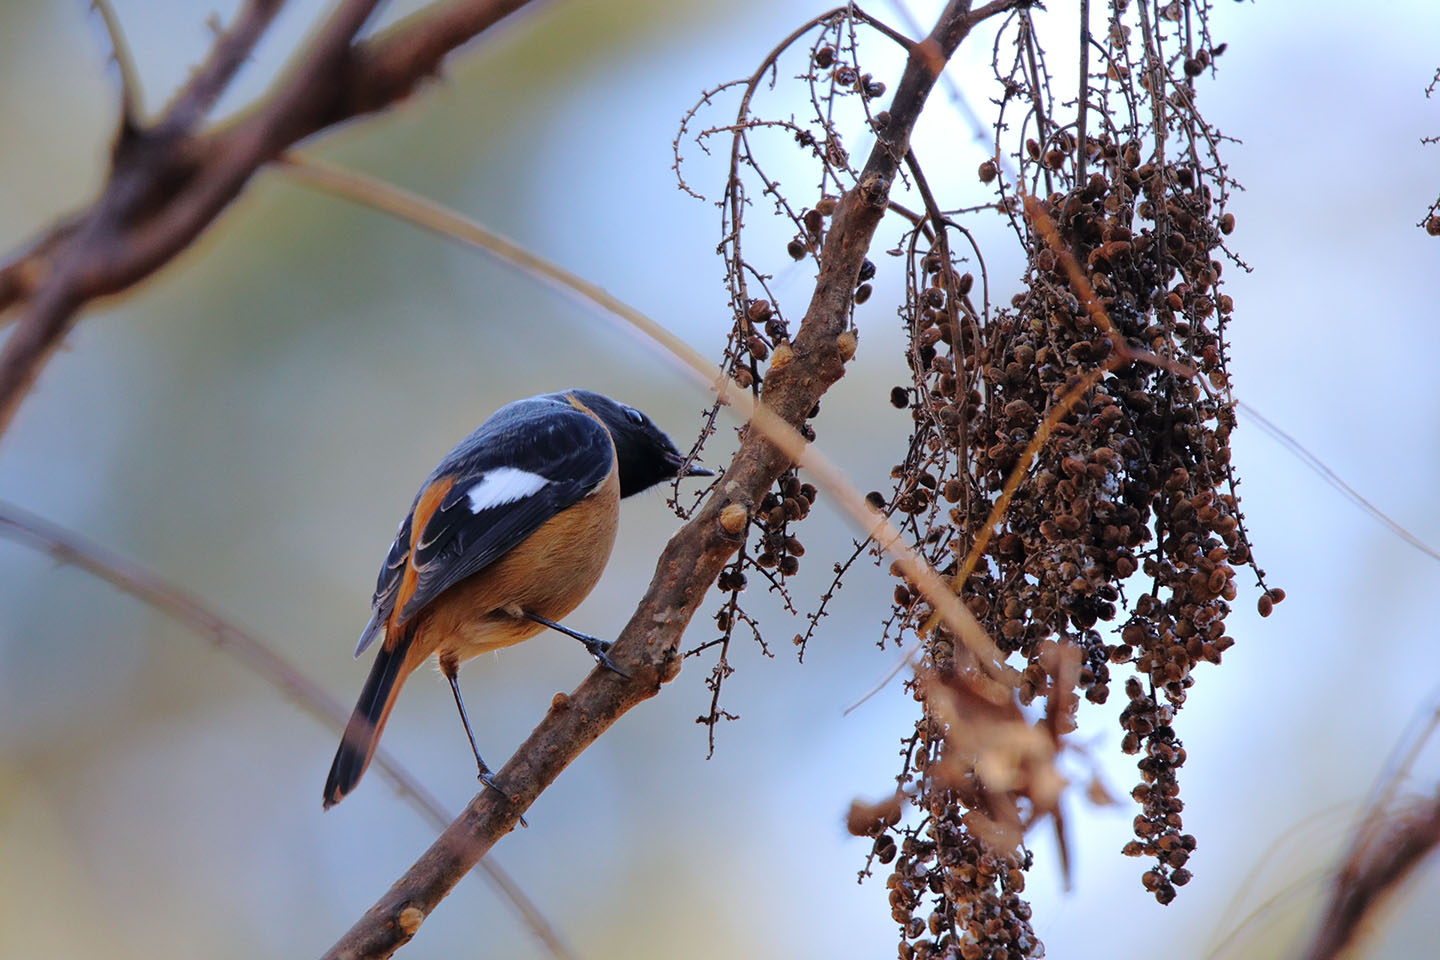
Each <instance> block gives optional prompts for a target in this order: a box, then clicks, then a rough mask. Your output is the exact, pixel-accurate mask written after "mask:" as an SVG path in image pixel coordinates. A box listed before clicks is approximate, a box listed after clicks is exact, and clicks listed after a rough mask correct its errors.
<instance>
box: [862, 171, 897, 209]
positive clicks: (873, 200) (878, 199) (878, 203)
mask: <svg viewBox="0 0 1440 960" xmlns="http://www.w3.org/2000/svg"><path fill="white" fill-rule="evenodd" d="M855 192H856V193H857V194H858V195H859V197H860V199H861V200H863V201H864V202H865V203H866V204H868V205H870V206H872V207H880V208H883V207H884V206H885V205H886V203H888V202H889V199H890V181H889V179H888V178H886V177H882V176H880V175H879V174H871V175H870V176H868V177H866V178H865V179H864V180H861V181H860V183H859V185H858V186H856V188H855Z"/></svg>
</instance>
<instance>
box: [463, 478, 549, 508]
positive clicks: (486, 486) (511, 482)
mask: <svg viewBox="0 0 1440 960" xmlns="http://www.w3.org/2000/svg"><path fill="white" fill-rule="evenodd" d="M549 482H550V481H549V480H546V479H545V478H544V477H542V476H540V475H539V474H538V473H530V472H529V471H528V470H520V469H517V468H516V467H496V468H495V469H494V470H491V471H489V472H488V473H486V474H485V475H484V476H483V477H481V478H480V481H479V482H478V483H476V484H475V485H474V486H473V487H471V488H470V489H469V490H467V491H465V496H467V497H468V498H469V499H470V512H471V513H479V512H480V511H482V510H489V509H490V508H491V507H499V506H503V505H504V504H507V503H514V502H515V501H516V500H523V499H525V498H526V497H528V496H530V495H531V494H533V493H536V492H538V491H540V490H542V489H543V488H544V487H545V485H546V484H548V483H549Z"/></svg>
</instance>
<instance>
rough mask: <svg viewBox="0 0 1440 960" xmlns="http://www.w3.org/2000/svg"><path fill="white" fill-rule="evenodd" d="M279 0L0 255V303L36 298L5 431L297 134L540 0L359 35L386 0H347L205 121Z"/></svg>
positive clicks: (366, 104)
mask: <svg viewBox="0 0 1440 960" xmlns="http://www.w3.org/2000/svg"><path fill="white" fill-rule="evenodd" d="M281 2H282V0H251V2H249V3H247V4H246V5H245V6H244V7H243V8H242V9H241V10H240V12H239V13H238V14H237V16H236V19H235V22H234V24H233V25H232V27H231V28H230V29H229V30H227V31H225V32H224V33H222V34H221V35H220V37H218V38H217V40H216V43H215V46H214V48H213V49H212V51H211V54H210V55H209V57H208V58H207V60H206V62H205V64H203V65H202V66H201V68H200V69H199V70H198V71H197V73H196V75H195V78H194V79H193V80H192V81H191V82H190V83H188V84H187V85H186V87H185V88H184V89H183V90H182V91H181V92H180V94H179V95H178V96H177V97H176V99H175V100H174V101H173V102H172V104H171V106H170V107H169V108H168V109H167V110H166V112H165V114H164V115H163V116H162V117H161V119H160V120H159V121H157V122H156V123H155V124H154V125H152V126H149V127H145V128H136V127H134V126H132V125H130V124H127V123H124V122H122V123H121V125H120V130H119V133H118V134H117V137H116V141H115V146H114V150H113V154H112V159H111V168H110V173H109V176H108V178H107V180H106V183H105V186H104V188H103V189H102V190H101V193H100V196H99V197H98V198H97V199H96V200H95V201H94V202H93V203H92V204H91V205H90V206H89V207H88V208H87V209H85V210H84V211H82V212H81V213H79V214H77V215H75V216H73V217H71V218H69V219H67V220H66V221H65V222H63V223H61V224H59V225H57V226H56V227H55V228H53V229H52V230H51V231H50V233H49V234H47V235H46V236H44V237H43V238H41V239H39V240H38V241H36V242H35V243H33V244H32V245H31V246H30V248H29V250H27V251H26V252H24V253H22V254H21V255H19V256H18V257H16V258H14V259H12V261H11V262H10V263H8V264H6V265H5V266H4V267H3V268H0V311H4V310H7V309H10V308H15V307H22V308H23V309H24V314H23V316H21V318H20V320H19V323H18V324H17V325H16V326H15V329H14V330H13V331H12V332H11V334H10V337H9V338H8V339H7V340H6V342H5V346H4V349H3V350H0V435H3V433H4V432H5V430H6V429H7V428H8V427H9V425H10V423H11V421H12V420H13V419H14V416H15V412H16V410H17V409H18V407H19V405H20V403H21V401H22V400H23V399H24V397H25V394H26V393H27V392H28V390H29V389H30V387H31V386H32V385H33V384H34V382H35V378H36V377H37V376H38V375H39V372H40V370H41V368H43V366H44V364H45V362H46V360H48V359H49V357H50V355H51V354H52V353H53V352H54V351H55V349H56V348H57V347H58V346H59V345H60V343H61V341H62V340H63V339H64V337H65V335H66V334H67V333H68V332H69V331H70V329H71V327H73V325H74V323H75V319H76V316H77V314H78V313H79V311H80V310H81V309H82V308H83V307H84V306H85V305H87V304H88V303H90V302H92V301H94V300H95V299H97V298H99V297H103V296H107V295H111V294H115V293H119V292H120V291H123V290H126V289H128V288H129V287H132V286H134V285H135V284H137V283H139V282H140V281H141V280H144V279H145V278H146V277H148V276H150V275H151V274H152V273H154V272H155V271H156V270H158V269H160V268H161V267H162V266H164V265H165V264H167V263H169V262H170V261H171V260H172V259H174V257H175V256H176V255H178V254H179V253H180V251H182V250H184V249H185V248H186V247H187V246H189V245H190V243H191V242H193V241H194V240H195V238H196V237H198V236H199V235H200V234H201V233H202V232H204V231H205V229H207V228H208V227H209V226H210V225H211V224H212V223H214V222H215V220H216V218H218V217H219V215H220V214H221V213H222V212H223V211H224V209H225V208H226V207H227V206H228V205H229V204H230V202H231V201H232V200H234V199H235V197H237V196H238V195H239V194H240V191H241V190H243V189H244V188H245V186H246V184H247V183H248V182H249V181H250V178H251V177H252V176H254V174H255V172H256V171H257V170H259V169H260V168H261V167H262V166H264V165H265V164H266V163H269V162H270V161H272V160H274V159H275V158H276V157H277V156H279V155H280V154H281V153H282V152H283V151H284V150H285V149H286V148H287V147H290V146H292V145H294V144H295V143H297V142H299V141H301V140H303V139H305V138H306V137H309V136H311V135H313V134H315V133H317V132H319V131H322V130H325V129H328V128H330V127H334V126H336V125H338V124H340V123H343V122H344V121H346V120H349V119H351V118H354V117H357V116H361V115H363V114H367V113H372V112H374V111H376V110H380V109H383V108H384V107H386V106H389V105H390V104H392V103H395V102H396V101H398V100H400V99H402V98H404V97H406V96H408V95H409V94H410V93H411V92H412V91H414V90H415V88H416V87H417V86H418V85H419V84H420V83H421V82H422V81H423V80H424V79H425V78H427V77H429V76H432V75H434V74H435V73H436V72H437V71H438V70H439V68H440V65H441V62H442V61H443V60H444V58H445V56H446V55H447V54H449V53H450V52H451V51H452V50H454V49H455V48H457V47H459V46H460V45H461V44H463V43H465V42H467V41H468V40H470V39H472V38H473V37H475V36H476V35H477V34H479V33H481V32H482V31H484V30H485V29H487V28H488V27H490V26H492V25H493V24H495V23H496V22H498V21H499V20H501V19H502V18H503V17H505V16H507V15H508V14H510V13H512V12H514V11H515V10H517V9H519V8H520V7H522V6H524V5H525V3H526V2H528V0H462V2H452V3H443V2H442V3H435V4H432V5H431V6H430V7H427V8H425V9H423V10H421V11H419V12H418V13H416V14H414V15H412V16H411V17H409V18H407V19H405V20H403V21H401V22H400V23H397V24H395V25H394V26H392V27H390V28H389V29H387V30H385V31H383V32H381V33H379V34H377V35H376V36H374V37H372V38H370V39H367V40H364V41H359V42H357V41H356V40H355V37H356V35H357V34H358V33H359V32H360V30H361V29H362V28H363V27H364V25H365V23H366V21H367V20H368V19H369V17H370V15H371V13H372V12H373V11H374V9H375V7H376V6H378V4H379V0H343V2H341V3H340V4H339V5H338V6H337V7H336V9H335V11H334V12H333V13H332V14H331V15H330V18H329V19H328V20H327V21H326V22H325V23H324V24H322V25H321V26H320V27H319V29H318V30H317V31H316V32H315V34H314V36H313V39H311V40H310V41H309V42H308V43H307V44H306V45H305V47H304V48H303V49H302V50H301V51H299V53H298V54H297V56H296V57H295V59H294V60H293V62H292V65H291V66H290V68H289V69H288V70H287V71H286V72H285V74H284V75H283V76H282V77H281V78H280V80H279V81H278V82H277V83H276V84H275V85H274V86H273V87H272V88H271V90H270V92H269V93H268V94H266V95H265V97H263V98H262V99H261V100H260V101H259V102H258V103H256V104H255V105H254V106H252V107H251V108H250V109H249V110H247V111H245V112H243V113H242V114H241V115H240V116H238V117H236V118H235V119H234V120H232V121H230V122H228V123H225V124H223V125H221V126H219V127H217V128H215V129H213V130H210V131H207V132H202V133H195V132H193V128H194V127H195V126H196V125H197V124H198V123H199V122H201V120H203V118H204V116H205V115H206V114H207V113H208V111H209V110H210V109H211V107H212V106H213V104H214V102H215V100H216V99H217V98H218V97H219V95H220V94H221V92H223V91H224V89H225V88H226V86H228V84H229V82H230V79H231V78H232V77H233V76H234V73H235V71H236V70H237V69H238V67H239V65H240V64H241V63H242V62H243V61H244V59H245V57H246V56H248V55H249V52H250V50H251V49H252V48H253V46H254V44H255V43H256V42H257V41H258V40H259V38H260V36H261V35H262V34H263V32H264V30H265V28H266V27H267V26H268V24H269V23H270V21H271V19H272V18H273V16H274V14H275V13H276V12H277V11H278V9H279V7H280V5H281Z"/></svg>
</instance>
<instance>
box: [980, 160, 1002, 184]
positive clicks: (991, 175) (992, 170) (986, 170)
mask: <svg viewBox="0 0 1440 960" xmlns="http://www.w3.org/2000/svg"><path fill="white" fill-rule="evenodd" d="M997 173H999V170H998V169H996V167H995V161H994V160H986V161H985V162H984V163H982V164H980V182H981V183H989V182H990V181H991V180H994V179H995V175H996V174H997Z"/></svg>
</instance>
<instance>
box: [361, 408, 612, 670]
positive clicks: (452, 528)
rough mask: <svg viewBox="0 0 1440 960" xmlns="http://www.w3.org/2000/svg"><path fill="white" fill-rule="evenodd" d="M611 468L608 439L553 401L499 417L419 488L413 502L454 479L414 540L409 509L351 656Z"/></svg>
mask: <svg viewBox="0 0 1440 960" xmlns="http://www.w3.org/2000/svg"><path fill="white" fill-rule="evenodd" d="M613 461H614V447H613V445H612V444H611V441H610V434H609V432H608V431H607V430H606V429H605V428H604V427H603V426H601V425H600V424H599V423H598V422H596V421H595V420H594V419H593V418H592V417H590V416H588V415H586V414H585V413H582V412H581V411H579V410H577V409H575V408H574V407H573V406H571V405H570V404H569V403H568V402H567V401H566V400H564V399H562V398H560V397H556V396H553V395H552V396H546V397H533V398H531V399H529V400H521V401H517V402H515V403H512V404H509V405H508V406H506V407H503V408H501V409H500V410H499V411H497V412H496V413H495V415H494V416H492V417H491V418H490V419H489V420H487V421H485V423H483V424H481V426H480V428H479V429H478V430H476V431H475V432H474V433H472V434H471V435H470V436H469V437H467V438H465V440H464V441H462V442H461V443H460V445H459V446H457V447H456V448H455V449H454V450H452V451H450V453H449V454H447V455H446V457H445V459H444V460H442V461H441V462H440V465H439V466H438V467H436V468H435V471H434V473H432V474H431V475H430V477H429V478H427V479H426V481H425V484H424V485H423V486H422V487H421V488H420V495H417V496H416V498H415V502H416V504H417V505H418V504H419V502H420V499H421V496H423V495H424V493H425V491H426V490H428V489H430V488H431V487H432V486H433V485H434V484H435V483H437V482H444V481H447V480H449V481H451V483H450V488H449V490H448V491H447V492H446V494H445V496H444V497H443V498H441V501H440V503H439V505H438V506H437V507H436V509H435V511H434V512H433V513H432V514H431V515H430V516H429V517H428V518H425V522H424V524H423V526H421V528H420V531H419V536H413V537H412V521H413V513H414V509H415V507H414V506H412V507H411V515H410V516H407V517H406V519H405V522H404V523H402V524H401V525H400V530H399V532H398V533H397V535H396V538H395V543H394V544H393V545H392V546H391V548H390V554H389V556H388V557H387V558H386V560H385V565H384V566H383V567H382V568H381V571H380V578H379V582H378V583H377V584H376V590H375V598H374V601H373V610H372V615H371V618H370V623H369V624H368V625H367V626H366V628H365V632H364V633H363V634H362V635H361V638H360V646H359V650H357V651H356V652H357V655H358V653H359V651H360V650H363V649H364V648H365V647H366V646H368V645H369V644H370V643H371V642H373V640H374V638H375V637H376V636H378V635H380V633H381V632H382V631H383V629H384V626H385V624H386V622H387V621H388V620H389V619H390V614H391V612H392V611H393V610H394V609H395V606H396V604H397V603H399V604H400V610H399V616H398V617H396V618H395V622H396V623H397V625H398V624H401V623H404V622H406V621H408V620H409V619H410V618H411V617H413V616H414V615H415V614H416V613H418V612H419V611H420V610H422V609H423V608H424V607H425V605H426V604H428V603H430V602H431V601H432V600H434V599H435V598H436V597H438V596H439V595H440V594H441V593H443V592H444V591H445V590H447V589H449V588H450V587H452V586H454V585H455V584H456V583H458V582H459V581H461V580H463V579H464V578H465V577H467V576H469V575H470V574H472V573H475V572H477V571H479V570H482V569H484V568H485V567H487V566H489V565H490V564H491V563H494V562H495V561H496V560H498V559H499V558H500V557H501V556H503V555H504V554H505V553H506V552H507V551H509V550H510V549H512V548H513V547H515V546H516V545H517V544H519V543H520V541H522V540H524V539H525V538H526V537H528V536H529V535H530V534H532V533H534V532H535V531H536V530H537V529H538V528H539V527H540V525H541V524H543V523H544V522H545V521H546V520H549V519H550V518H551V517H553V516H555V514H557V513H559V512H560V511H561V510H564V509H565V508H566V507H569V506H571V505H572V504H575V503H578V502H579V501H580V500H582V499H584V498H585V497H587V496H589V495H590V494H591V493H593V492H594V491H595V490H596V488H597V487H599V486H600V484H601V483H602V482H603V481H604V480H605V478H606V477H607V476H608V475H609V473H610V470H611V469H612V466H613ZM412 539H413V541H414V552H413V555H412V553H411V549H410V547H411V541H412ZM412 565H413V566H414V568H415V571H416V574H417V579H416V583H415V588H414V590H413V592H412V593H411V594H410V595H409V596H407V597H401V596H399V593H400V588H401V585H402V583H403V581H404V574H405V568H406V567H407V566H412Z"/></svg>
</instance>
